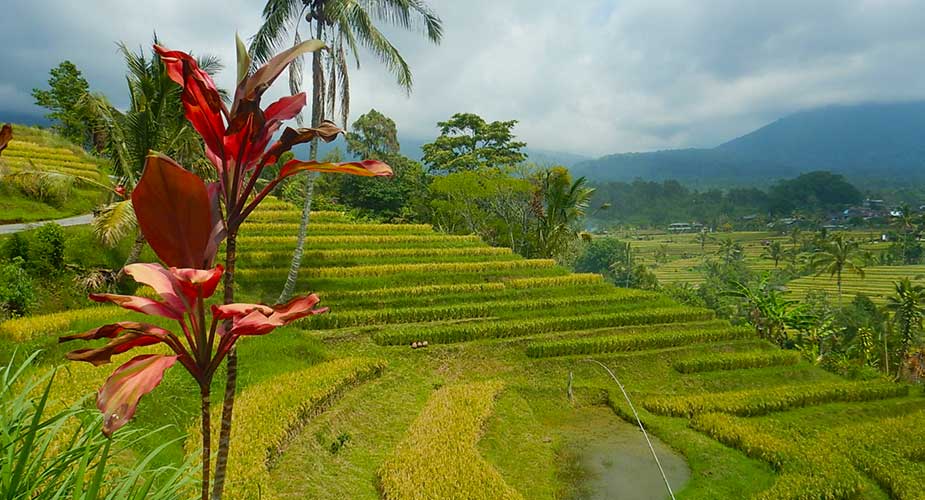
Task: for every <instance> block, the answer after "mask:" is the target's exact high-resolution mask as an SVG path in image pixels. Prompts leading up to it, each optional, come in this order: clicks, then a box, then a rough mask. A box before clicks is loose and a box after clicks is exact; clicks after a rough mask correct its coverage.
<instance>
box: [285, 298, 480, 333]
mask: <svg viewBox="0 0 925 500" xmlns="http://www.w3.org/2000/svg"><path fill="white" fill-rule="evenodd" d="M493 312H494V311H493V309H492V308H491V307H489V306H488V305H485V304H459V305H454V306H441V307H405V308H400V309H373V310H355V311H346V312H337V313H327V314H319V315H317V316H309V317H307V318H304V319H301V320H299V321H297V322H296V323H295V324H296V325H297V326H299V327H301V328H308V329H312V330H319V329H320V330H323V329H329V328H347V327H351V326H365V325H382V324H392V323H423V322H426V321H445V320H453V319H466V318H486V317H488V316H491V315H492V313H493Z"/></svg>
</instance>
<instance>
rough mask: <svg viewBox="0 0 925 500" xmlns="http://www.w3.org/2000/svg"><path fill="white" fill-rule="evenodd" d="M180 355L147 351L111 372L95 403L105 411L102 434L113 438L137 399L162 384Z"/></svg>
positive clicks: (129, 415) (130, 412) (130, 415)
mask: <svg viewBox="0 0 925 500" xmlns="http://www.w3.org/2000/svg"><path fill="white" fill-rule="evenodd" d="M177 358H178V356H165V355H162V354H145V355H142V356H136V357H134V358H132V359H131V360H129V361H128V362H127V363H125V364H124V365H122V366H120V367H119V368H117V369H116V371H114V372H112V375H110V376H109V379H107V380H106V383H105V384H103V387H100V390H99V393H98V394H97V397H96V406H97V408H99V409H100V411H101V412H103V434H105V435H106V436H107V437H111V436H112V433H113V432H115V431H117V430H118V429H119V428H120V427H122V426H123V425H125V424H126V423H127V422H128V421H129V420H130V419H131V418H132V416H133V415H135V409H136V408H137V407H138V401H140V400H141V397H142V396H144V395H145V394H147V393H149V392H151V391H152V390H154V388H155V387H157V385H158V384H160V383H161V380H163V378H164V372H165V371H166V370H167V369H168V368H170V367H171V366H173V364H174V363H176V362H177Z"/></svg>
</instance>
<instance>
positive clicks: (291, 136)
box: [264, 108, 344, 163]
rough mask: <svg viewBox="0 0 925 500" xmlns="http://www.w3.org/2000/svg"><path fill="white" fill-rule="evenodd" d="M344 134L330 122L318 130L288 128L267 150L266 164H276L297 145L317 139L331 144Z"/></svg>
mask: <svg viewBox="0 0 925 500" xmlns="http://www.w3.org/2000/svg"><path fill="white" fill-rule="evenodd" d="M267 110H268V111H269V108H267ZM343 132H344V131H343V130H341V129H340V128H339V127H338V126H337V125H336V124H334V122H332V121H330V120H323V121H322V122H321V124H320V125H318V127H316V128H300V129H294V128H291V127H286V130H284V131H283V134H282V135H281V136H280V138H279V140H278V141H276V142H275V143H273V147H271V148H270V149H269V150H267V152H266V154H265V155H264V162H265V163H275V162H276V160H277V159H279V157H280V156H281V155H282V154H283V153H285V152H286V151H289V150H291V149H292V147H293V146H295V145H296V144H303V143H306V142H309V141H311V140H312V139H314V138H315V137H317V138H319V139H321V140H322V141H324V142H331V141H333V140H334V139H337V136H338V134H341V133H343Z"/></svg>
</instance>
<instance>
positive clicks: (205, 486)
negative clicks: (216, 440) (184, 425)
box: [200, 384, 212, 500]
mask: <svg viewBox="0 0 925 500" xmlns="http://www.w3.org/2000/svg"><path fill="white" fill-rule="evenodd" d="M209 389H210V388H209V385H208V384H201V385H200V398H201V399H202V409H201V411H202V415H201V420H202V500H209V472H210V470H209V469H210V467H211V465H212V403H211V401H210V397H209V396H210V395H209V392H210V391H209Z"/></svg>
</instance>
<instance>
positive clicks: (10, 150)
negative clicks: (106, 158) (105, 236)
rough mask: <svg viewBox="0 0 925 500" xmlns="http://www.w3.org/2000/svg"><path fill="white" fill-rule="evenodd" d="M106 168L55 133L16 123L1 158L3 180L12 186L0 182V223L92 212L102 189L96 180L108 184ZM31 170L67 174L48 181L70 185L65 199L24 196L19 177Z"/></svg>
mask: <svg viewBox="0 0 925 500" xmlns="http://www.w3.org/2000/svg"><path fill="white" fill-rule="evenodd" d="M106 171H107V169H106V167H105V165H104V164H103V163H102V162H101V161H100V160H97V159H94V158H92V157H90V156H89V155H87V154H86V153H84V152H83V150H81V149H80V148H79V147H76V146H74V145H72V144H69V143H67V141H65V140H63V139H61V138H59V137H57V136H55V135H54V134H52V133H50V132H47V131H43V130H40V129H37V128H32V127H23V126H19V125H15V126H14V127H13V140H12V141H10V143H9V145H8V147H7V148H6V149H5V150H4V151H3V156H2V157H0V180H2V181H3V184H9V185H10V186H3V185H0V187H2V188H3V190H2V192H0V194H2V196H0V223H3V222H31V221H36V220H44V219H56V218H62V217H68V216H71V215H77V214H82V213H89V212H90V210H91V209H92V208H94V207H95V206H96V205H97V204H98V203H99V201H100V200H101V194H100V192H101V189H100V187H98V186H97V185H95V184H93V183H101V184H104V185H108V184H109V179H108V176H107V172H106ZM31 172H41V173H45V174H48V173H50V174H63V175H64V176H66V177H59V178H52V179H50V180H49V182H55V181H57V182H58V183H64V184H67V185H70V186H71V188H70V190H69V192H68V194H67V196H66V197H65V199H55V201H54V202H49V201H48V200H42V199H36V198H35V196H34V195H30V196H22V194H21V193H19V192H18V191H17V189H16V187H15V185H16V184H17V181H16V177H17V176H20V175H22V176H28V175H29V173H31ZM82 180H87V181H90V182H83V181H82ZM33 189H39V188H33ZM59 198H60V197H59Z"/></svg>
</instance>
